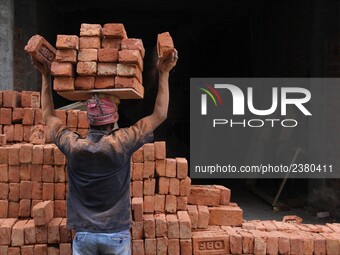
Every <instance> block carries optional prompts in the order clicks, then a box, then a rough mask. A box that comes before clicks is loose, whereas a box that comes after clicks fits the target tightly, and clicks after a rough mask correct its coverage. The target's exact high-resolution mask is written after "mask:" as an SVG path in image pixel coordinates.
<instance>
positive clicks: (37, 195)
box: [32, 182, 43, 200]
mask: <svg viewBox="0 0 340 255" xmlns="http://www.w3.org/2000/svg"><path fill="white" fill-rule="evenodd" d="M42 192H43V185H42V183H41V182H32V199H36V200H40V199H42Z"/></svg>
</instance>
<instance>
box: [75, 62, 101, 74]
mask: <svg viewBox="0 0 340 255" xmlns="http://www.w3.org/2000/svg"><path fill="white" fill-rule="evenodd" d="M77 73H78V74H79V75H81V76H95V75H96V74H97V63H96V62H78V64H77Z"/></svg>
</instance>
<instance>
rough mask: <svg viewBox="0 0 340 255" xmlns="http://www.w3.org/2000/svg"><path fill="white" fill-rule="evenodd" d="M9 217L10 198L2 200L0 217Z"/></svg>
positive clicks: (0, 202)
mask: <svg viewBox="0 0 340 255" xmlns="http://www.w3.org/2000/svg"><path fill="white" fill-rule="evenodd" d="M7 217H8V200H0V218H7Z"/></svg>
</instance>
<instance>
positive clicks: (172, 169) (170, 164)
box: [165, 158, 176, 177]
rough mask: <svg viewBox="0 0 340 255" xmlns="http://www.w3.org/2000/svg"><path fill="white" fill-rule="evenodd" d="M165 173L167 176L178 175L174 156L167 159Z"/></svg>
mask: <svg viewBox="0 0 340 255" xmlns="http://www.w3.org/2000/svg"><path fill="white" fill-rule="evenodd" d="M165 175H166V176H167V177H176V160H175V159H173V158H167V159H165Z"/></svg>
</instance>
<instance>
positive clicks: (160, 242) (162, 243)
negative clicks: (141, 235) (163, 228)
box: [156, 237, 168, 255]
mask: <svg viewBox="0 0 340 255" xmlns="http://www.w3.org/2000/svg"><path fill="white" fill-rule="evenodd" d="M156 241H157V251H156V253H157V254H160V255H161V254H163V255H166V254H167V251H168V238H166V237H161V238H157V239H156Z"/></svg>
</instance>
